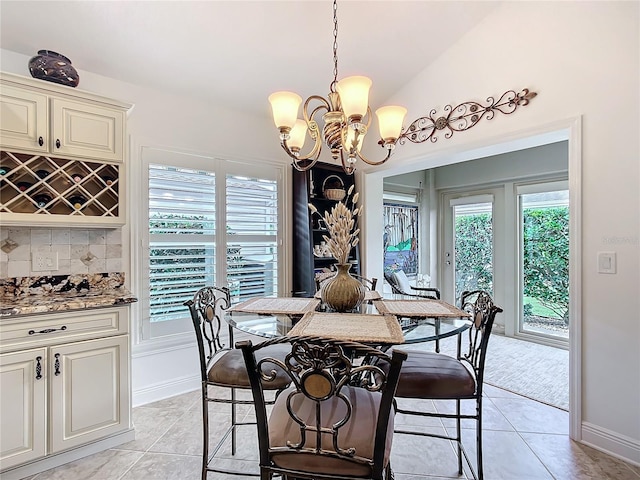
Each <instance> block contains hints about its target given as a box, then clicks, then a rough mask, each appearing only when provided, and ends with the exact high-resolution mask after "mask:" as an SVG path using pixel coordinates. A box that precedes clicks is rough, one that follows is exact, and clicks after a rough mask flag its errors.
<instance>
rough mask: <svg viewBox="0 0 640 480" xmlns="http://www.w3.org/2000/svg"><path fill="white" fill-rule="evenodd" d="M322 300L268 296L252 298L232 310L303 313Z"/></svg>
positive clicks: (231, 309)
mask: <svg viewBox="0 0 640 480" xmlns="http://www.w3.org/2000/svg"><path fill="white" fill-rule="evenodd" d="M319 303H320V300H318V299H316V298H302V297H266V298H251V299H249V300H246V301H244V302H242V303H239V304H237V305H234V306H233V307H231V308H230V309H229V311H230V312H249V313H263V314H267V315H269V314H277V313H281V314H283V315H303V314H305V313H307V312H312V311H314V310H315V309H316V308H317V307H318V304H319Z"/></svg>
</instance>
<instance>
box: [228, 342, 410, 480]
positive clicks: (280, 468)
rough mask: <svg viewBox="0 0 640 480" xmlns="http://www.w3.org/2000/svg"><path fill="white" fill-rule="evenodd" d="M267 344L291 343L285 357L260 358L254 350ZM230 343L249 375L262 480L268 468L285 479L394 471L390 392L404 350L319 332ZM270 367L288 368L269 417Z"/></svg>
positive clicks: (376, 477)
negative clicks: (266, 391) (384, 348)
mask: <svg viewBox="0 0 640 480" xmlns="http://www.w3.org/2000/svg"><path fill="white" fill-rule="evenodd" d="M273 344H286V345H287V346H288V347H289V351H290V353H289V355H287V357H286V359H285V361H284V362H283V361H281V360H278V359H275V358H272V359H269V358H264V357H263V358H262V360H259V357H258V354H260V353H261V351H262V350H263V349H265V348H266V347H268V346H271V345H273ZM236 347H237V348H240V349H241V350H242V353H243V355H244V359H245V362H246V365H247V371H248V372H249V379H250V381H251V390H252V392H253V399H254V406H255V411H256V419H257V422H258V444H259V455H260V472H261V479H262V480H268V479H271V478H272V477H273V475H274V474H279V475H281V476H282V478H283V479H285V480H287V479H289V480H294V479H302V478H307V479H311V478H313V479H315V480H323V479H355V478H358V479H370V480H382V479H391V478H393V476H392V472H391V466H390V462H389V457H390V454H391V446H392V441H393V428H394V427H393V426H394V421H393V409H392V408H393V395H394V393H395V390H396V385H397V382H398V375H399V373H400V367H401V365H402V362H403V361H404V359H405V358H406V353H404V352H402V351H401V350H395V351H394V352H393V353H392V354H391V355H388V354H386V353H384V352H382V351H381V350H377V349H375V348H373V347H369V346H366V345H363V344H359V343H355V342H346V341H340V340H329V339H326V338H318V337H278V338H275V339H272V340H267V341H265V342H262V343H259V344H257V345H253V344H252V343H251V341H250V340H245V341H241V342H237V343H236ZM353 358H358V359H361V361H359V362H352V360H351V359H353ZM363 358H364V359H365V360H364V361H362V359H363ZM370 359H375V360H376V361H377V362H378V363H379V364H381V365H385V367H386V369H385V371H383V369H382V368H381V367H379V366H377V365H373V364H371V362H369V360H370ZM276 368H280V369H281V370H284V371H285V372H286V373H287V374H288V375H289V377H290V379H291V385H290V386H289V387H288V388H287V389H286V390H284V391H283V392H282V393H281V394H280V395H279V396H278V397H277V399H276V402H275V404H274V405H273V407H272V410H271V413H270V415H269V417H267V410H266V406H265V403H264V401H263V400H264V389H265V387H266V386H267V385H268V384H269V383H270V381H272V380H275V378H274V376H273V375H272V374H271V373H269V372H270V371H272V369H276ZM261 372H262V373H261Z"/></svg>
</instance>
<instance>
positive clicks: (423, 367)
mask: <svg viewBox="0 0 640 480" xmlns="http://www.w3.org/2000/svg"><path fill="white" fill-rule="evenodd" d="M460 303H461V309H462V310H465V311H467V312H469V313H470V314H471V321H472V325H471V327H470V328H469V329H468V330H467V332H465V333H463V334H460V335H459V336H458V350H457V355H456V357H452V356H448V355H445V354H441V353H434V352H424V351H417V350H416V351H413V350H412V351H409V352H407V353H408V358H407V360H406V362H405V363H404V364H403V366H402V370H401V372H400V380H399V381H398V389H397V391H396V398H398V399H416V400H453V401H455V414H448V413H438V412H426V411H420V410H411V409H409V408H400V407H398V408H397V410H396V411H397V412H398V413H404V414H407V415H419V416H424V417H438V418H453V419H455V420H456V435H455V436H449V435H439V434H433V433H424V432H416V431H410V430H403V429H396V430H395V433H400V434H409V435H421V436H427V437H435V438H442V439H446V440H452V441H454V442H456V445H457V451H458V473H459V474H462V458H463V456H464V459H465V461H466V463H467V464H468V466H469V468H470V469H471V472H472V475H473V477H474V478H475V479H476V480H482V479H483V478H484V468H483V464H482V387H483V383H484V366H485V359H486V355H487V345H488V343H489V336H490V334H491V329H492V327H493V322H494V320H495V316H496V314H498V313H500V312H502V309H501V308H500V307H498V306H496V305H494V303H493V300H492V299H491V297H490V296H489V294H488V293H487V292H484V291H481V290H475V291H467V292H464V293H463V294H462V296H461V302H460ZM463 337H464V338H465V339H466V340H465V345H464V350H463V344H462V339H463ZM465 400H469V401H473V402H475V407H476V408H475V413H473V414H463V413H462V412H461V401H465ZM411 405H412V406H413V405H415V402H412V403H411ZM462 419H472V420H475V421H476V453H477V456H476V457H477V460H476V462H477V470H476V469H474V468H473V466H472V464H471V461H470V458H469V456H468V455H467V453H466V451H465V449H464V446H463V444H462V438H461V430H460V427H461V420H462Z"/></svg>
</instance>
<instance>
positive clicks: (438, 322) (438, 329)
mask: <svg viewBox="0 0 640 480" xmlns="http://www.w3.org/2000/svg"><path fill="white" fill-rule="evenodd" d="M435 327H436V353H440V338H437V337H440V319H439V318H436V321H435Z"/></svg>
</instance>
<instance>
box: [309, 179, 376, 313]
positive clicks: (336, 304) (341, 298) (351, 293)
mask: <svg viewBox="0 0 640 480" xmlns="http://www.w3.org/2000/svg"><path fill="white" fill-rule="evenodd" d="M352 193H353V185H352V186H351V187H350V188H349V191H348V192H347V195H346V199H345V200H344V202H345V203H343V201H342V199H341V200H340V201H338V202H337V203H336V204H335V205H334V206H333V207H331V210H330V211H326V212H324V216H323V215H321V214H320V212H318V209H317V208H316V207H315V206H314V205H312V204H309V209H310V210H311V212H312V214H315V215H318V216H319V217H320V223H321V224H324V226H325V227H326V229H327V232H328V235H323V236H322V238H323V239H324V241H325V242H326V243H327V248H328V249H329V252H330V253H331V256H332V257H333V258H335V259H336V261H337V264H336V268H337V271H336V274H335V275H334V276H333V277H331V278H328V279H327V280H325V281H324V282H323V284H322V287H321V288H320V298H321V300H322V302H323V303H324V304H325V305H326V306H327V307H329V308H330V309H331V310H334V311H336V312H348V311H350V310H353V309H354V308H358V307H359V306H360V305H361V304H362V301H363V300H364V295H365V288H364V285H362V283H360V281H359V280H357V279H355V278H353V277H352V276H351V274H350V273H349V270H350V269H351V264H350V263H349V253H350V252H351V249H352V248H353V247H355V246H356V245H357V244H358V241H359V237H358V234H359V233H360V229H359V228H355V227H356V220H357V218H358V216H359V215H360V213H361V212H362V209H361V208H358V207H356V204H357V202H358V197H359V193H356V194H354V195H353V198H352V199H351V205H352V207H353V211H352V210H350V209H349V208H347V205H346V203H348V202H349V197H351V194H352Z"/></svg>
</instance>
